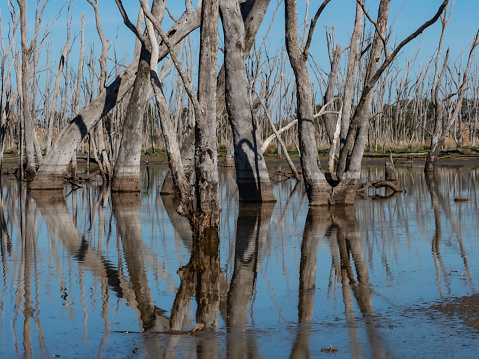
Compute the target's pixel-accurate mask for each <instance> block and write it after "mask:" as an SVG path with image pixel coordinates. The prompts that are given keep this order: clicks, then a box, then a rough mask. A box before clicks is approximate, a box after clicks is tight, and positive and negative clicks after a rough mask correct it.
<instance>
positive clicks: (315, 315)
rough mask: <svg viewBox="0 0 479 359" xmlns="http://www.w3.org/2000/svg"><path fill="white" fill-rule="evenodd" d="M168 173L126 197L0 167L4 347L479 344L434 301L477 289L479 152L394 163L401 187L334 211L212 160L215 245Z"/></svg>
mask: <svg viewBox="0 0 479 359" xmlns="http://www.w3.org/2000/svg"><path fill="white" fill-rule="evenodd" d="M165 175H166V168H165V167H161V166H150V167H149V168H148V171H146V169H145V170H143V172H142V182H143V186H142V188H143V189H142V192H141V193H140V194H121V195H115V194H110V192H109V190H108V188H105V187H102V186H100V185H98V184H97V183H89V184H87V183H82V184H81V188H78V189H76V190H73V189H72V187H71V186H70V185H69V186H66V187H65V189H64V191H63V192H45V193H40V194H38V193H33V194H29V193H27V189H26V187H25V185H22V184H21V183H18V182H17V181H16V180H15V179H14V178H9V177H5V178H3V179H2V198H1V205H0V228H1V234H2V237H1V247H0V249H1V253H0V258H1V265H0V278H1V279H0V322H1V332H0V357H5V358H20V357H21V358H52V357H53V356H54V355H59V356H60V358H92V357H103V358H110V357H115V358H130V357H132V358H143V357H144V358H160V357H171V358H175V357H188V358H189V357H192V358H197V357H205V358H215V357H217V358H226V357H232V358H236V357H257V358H267V357H278V358H284V357H294V358H305V357H328V356H329V355H331V354H330V353H328V350H327V349H328V348H334V349H336V350H337V351H336V352H335V353H334V356H335V357H338V358H340V357H346V358H349V357H353V358H394V357H396V358H403V357H422V358H436V357H445V356H447V357H474V356H475V355H477V354H476V353H477V352H478V350H479V341H478V337H479V335H478V333H479V331H478V330H477V328H475V327H474V326H471V325H470V321H467V320H466V319H467V318H464V316H463V315H461V313H459V314H458V313H456V312H454V311H452V312H450V311H449V312H448V313H446V312H444V311H441V310H438V309H437V308H438V305H439V306H440V305H441V303H448V302H450V301H452V300H454V298H456V297H471V298H475V296H474V294H476V292H477V289H476V288H477V286H478V283H477V282H478V278H477V272H478V269H479V267H478V265H479V259H478V258H477V256H478V255H479V244H478V237H479V236H478V233H479V209H478V184H479V167H478V166H450V167H441V168H439V169H438V173H437V175H436V176H434V177H432V178H425V176H424V174H423V172H422V167H400V168H398V181H399V184H400V185H401V186H402V187H403V188H404V189H405V190H406V191H405V193H402V194H399V195H396V196H392V197H390V198H383V197H387V195H389V193H381V192H379V193H378V194H379V196H376V197H374V198H372V195H373V194H374V193H372V192H371V193H369V195H370V196H369V197H368V198H363V199H358V201H357V202H356V204H355V206H352V207H337V208H332V209H328V208H308V201H307V198H306V196H305V193H304V189H303V186H302V185H301V183H299V184H297V185H296V184H295V182H294V181H293V180H286V181H283V179H284V178H280V177H278V178H276V180H277V181H275V182H274V192H275V195H276V198H277V199H278V202H277V203H276V204H274V205H271V204H268V205H262V206H261V205H244V204H239V203H238V200H237V194H236V185H235V180H234V171H231V170H222V171H221V205H222V213H221V226H220V240H219V244H218V243H216V244H215V243H210V245H209V246H198V245H195V244H194V243H193V241H192V238H191V231H190V229H189V226H188V223H187V222H186V221H185V220H184V218H182V217H180V216H179V215H178V214H177V213H176V212H175V208H176V204H175V203H176V202H175V199H174V198H173V197H172V196H160V194H159V187H160V186H161V183H162V181H163V178H164V176H165ZM363 177H364V179H365V180H366V179H376V178H381V177H382V168H381V167H374V166H371V167H366V168H365V169H364V172H363ZM459 197H464V198H467V199H468V201H466V202H456V201H454V199H456V198H459ZM197 320H198V321H201V322H203V323H206V328H204V330H200V331H197V332H194V333H193V332H192V330H193V328H195V325H196V322H197Z"/></svg>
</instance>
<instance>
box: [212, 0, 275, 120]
mask: <svg viewBox="0 0 479 359" xmlns="http://www.w3.org/2000/svg"><path fill="white" fill-rule="evenodd" d="M270 1H271V0H246V1H245V2H243V3H241V4H240V9H241V15H242V18H243V21H244V54H245V55H247V54H249V52H250V51H251V48H252V47H253V44H254V42H255V40H256V34H257V33H258V30H259V28H260V26H261V23H262V22H263V19H264V15H265V14H266V10H268V6H269V3H270ZM225 89H226V87H225V65H224V64H223V66H221V69H220V71H219V73H218V84H217V87H216V116H218V117H220V116H221V113H222V111H223V110H224V107H225Z"/></svg>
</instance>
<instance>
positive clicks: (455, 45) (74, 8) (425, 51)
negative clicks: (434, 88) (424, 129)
mask: <svg viewBox="0 0 479 359" xmlns="http://www.w3.org/2000/svg"><path fill="white" fill-rule="evenodd" d="M378 2H379V1H378V0H366V7H367V9H369V10H370V13H371V14H372V15H375V13H376V11H377V5H378ZM14 3H15V4H16V1H14ZM62 3H63V1H61V0H50V2H49V4H48V5H47V10H46V12H45V19H44V21H47V20H50V21H51V20H52V19H54V18H55V17H56V15H57V13H58V11H59V8H60V6H61V5H60V4H62ZM195 3H196V1H195ZM195 3H194V6H196V4H195ZM305 3H306V2H305V1H302V0H299V1H298V4H299V8H300V12H301V16H304V8H305ZM320 3H322V1H320V0H310V11H309V17H311V16H312V15H313V14H314V12H315V11H316V9H317V7H318V6H319V4H320ZM440 3H441V1H440V0H408V1H404V0H393V1H392V4H391V12H390V22H391V21H392V20H393V19H395V22H394V27H393V35H392V39H397V40H398V41H400V40H402V39H403V38H404V37H405V36H407V35H408V34H409V33H411V32H412V31H413V30H415V29H416V28H417V27H418V26H420V25H421V24H422V23H423V22H424V21H426V20H427V19H429V18H430V17H432V15H433V14H434V13H435V12H436V10H437V8H438V6H439V4H440ZM276 4H277V0H271V5H270V10H269V13H268V16H267V19H265V23H264V24H263V28H262V31H261V32H260V36H262V35H263V34H264V31H265V30H264V29H265V28H267V26H269V21H270V20H271V14H272V12H273V10H274V9H275V7H276ZM28 5H29V18H30V19H31V20H33V13H34V10H35V8H34V6H35V2H34V1H30V0H29V1H28ZM124 5H125V8H126V10H127V12H128V14H129V16H130V18H131V20H132V22H135V21H136V16H137V13H138V9H139V3H138V2H137V1H135V0H124ZM167 5H168V6H169V8H170V10H171V11H172V13H173V14H174V16H175V17H179V16H180V15H181V13H182V11H183V9H184V2H183V1H180V0H169V1H167ZM70 7H71V12H72V13H73V27H72V31H73V33H78V32H79V31H80V24H81V22H80V18H81V13H82V12H84V13H85V17H86V29H87V30H86V44H87V48H88V47H89V45H90V44H92V45H93V46H94V47H95V49H96V50H95V51H96V54H99V53H100V44H99V40H98V36H97V33H96V29H95V19H94V16H93V9H92V8H91V6H90V5H89V4H88V3H87V1H86V0H72V1H71V5H70ZM0 11H1V14H2V27H3V31H4V38H5V37H6V32H7V31H8V25H9V24H8V21H7V20H8V8H7V1H5V0H2V1H0ZM354 11H355V0H332V1H331V2H330V4H329V5H328V6H327V7H326V9H325V11H324V12H323V15H322V16H321V18H320V20H319V21H318V24H317V28H316V32H315V37H314V40H313V41H314V42H313V45H312V47H311V54H312V56H313V57H314V58H315V60H316V61H317V62H318V63H319V64H320V65H321V66H322V67H323V68H324V69H325V70H328V69H329V67H328V60H327V53H326V42H325V35H324V34H325V32H324V28H325V26H328V27H330V26H334V27H335V31H336V41H337V43H339V44H341V45H342V47H343V48H344V47H346V46H347V44H348V37H349V34H350V33H351V31H352V26H353V21H354ZM100 12H101V14H100V16H101V22H102V27H103V31H104V32H105V34H106V36H107V37H108V38H109V39H114V38H115V37H117V40H116V48H117V51H118V57H122V56H123V55H124V53H125V51H126V52H128V54H129V55H130V56H131V54H132V53H133V47H134V37H133V35H132V34H131V33H130V32H129V30H127V29H126V27H125V26H124V25H123V22H122V19H121V17H120V15H119V12H118V9H117V7H116V5H115V2H114V0H101V1H100ZM66 13H67V11H66V8H65V9H64V10H63V12H62V16H61V17H60V19H59V20H57V22H56V24H55V26H54V28H53V29H52V32H53V37H52V50H53V54H52V62H53V63H52V67H54V66H56V64H57V62H58V57H59V55H60V52H61V48H62V46H63V43H64V41H65V39H66V30H65V26H66V21H67V19H66ZM478 15H479V1H477V0H456V1H455V4H454V8H453V13H452V17H451V20H450V22H449V24H448V28H447V31H446V36H445V41H444V46H445V48H447V47H450V48H451V59H452V60H453V61H454V60H456V59H458V58H459V56H460V53H461V50H463V49H465V51H468V50H469V47H470V44H471V42H472V39H473V37H474V35H475V33H476V31H477V28H478V27H479V22H478V21H477V17H478ZM28 26H29V29H28V30H29V34H33V21H30V22H29V24H28ZM439 33H440V25H439V24H438V23H436V24H435V25H434V26H432V27H431V28H429V29H428V30H426V32H425V34H424V35H423V37H422V41H421V52H420V54H419V56H418V63H419V62H423V63H424V62H428V61H429V59H430V58H431V56H432V54H433V53H434V50H435V49H436V47H437V42H438V39H439ZM18 37H19V34H18ZM283 37H284V10H283V8H281V9H280V10H279V11H278V13H277V15H276V18H275V23H274V31H273V33H272V36H271V40H270V41H271V44H272V46H275V45H276V44H277V45H278V46H279V45H281V44H282V43H283V42H284V40H283ZM260 41H261V40H260ZM418 44H419V42H418V41H415V42H413V43H411V44H409V45H408V47H407V49H406V50H405V51H404V52H403V54H402V55H401V57H400V59H399V63H400V64H402V63H403V62H404V61H405V60H406V59H407V58H408V57H410V56H412V55H413V54H414V53H415V52H416V51H417V47H418ZM78 47H79V41H78V40H77V42H76V44H75V48H74V50H73V54H75V53H78ZM18 48H19V45H17V49H18ZM110 57H112V55H111V54H110ZM73 58H74V56H73ZM70 65H71V66H72V67H76V65H74V64H73V63H71V64H70Z"/></svg>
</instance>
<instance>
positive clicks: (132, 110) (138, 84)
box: [111, 47, 150, 192]
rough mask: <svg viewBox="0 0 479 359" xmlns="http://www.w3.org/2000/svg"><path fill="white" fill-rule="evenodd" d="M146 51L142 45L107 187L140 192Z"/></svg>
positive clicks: (147, 65) (147, 75)
mask: <svg viewBox="0 0 479 359" xmlns="http://www.w3.org/2000/svg"><path fill="white" fill-rule="evenodd" d="M149 55H150V54H149V52H148V50H147V49H146V48H145V47H142V50H141V55H140V60H139V64H138V69H137V73H136V79H135V84H134V86H133V92H132V93H131V96H130V101H129V103H128V107H127V110H126V117H125V120H124V123H123V131H122V137H121V142H120V149H119V151H118V156H117V158H116V161H115V168H114V170H113V179H112V183H111V190H112V191H113V192H136V191H140V157H141V140H140V139H141V138H142V128H143V113H144V111H145V106H146V103H147V95H148V91H149V82H150V63H149Z"/></svg>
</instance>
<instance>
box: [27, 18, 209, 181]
mask: <svg viewBox="0 0 479 359" xmlns="http://www.w3.org/2000/svg"><path fill="white" fill-rule="evenodd" d="M199 24H200V17H199V12H198V10H196V11H194V12H191V13H185V14H184V15H183V16H182V17H181V18H180V19H178V21H177V22H176V23H175V24H174V25H173V26H172V28H171V29H170V30H169V31H168V34H169V36H170V37H169V39H170V41H171V42H172V43H173V44H176V43H178V42H179V41H181V40H182V39H183V38H184V37H185V36H186V35H188V34H189V33H190V32H191V31H193V30H194V29H196V28H197V27H198V26H199ZM167 54H168V49H167V47H166V45H165V44H163V43H162V44H161V46H160V52H159V59H162V58H164V57H165V56H166V55H167ZM136 69H137V63H136V62H133V63H131V64H130V65H129V66H128V68H127V69H125V70H124V71H123V72H122V73H121V74H120V75H118V77H117V78H116V79H115V81H114V82H113V83H112V84H111V85H109V86H107V87H106V88H104V89H103V90H102V91H101V93H100V94H99V95H98V97H97V98H96V99H94V100H93V101H92V102H90V103H89V104H88V105H86V106H85V107H84V108H83V109H82V110H81V111H80V112H79V113H78V115H77V116H76V117H75V118H74V119H73V120H72V121H71V122H70V124H69V125H68V126H67V127H65V128H64V129H63V130H62V132H61V133H60V135H59V137H58V139H57V141H56V142H55V145H54V146H53V148H52V151H51V152H50V153H49V155H48V156H47V157H46V158H45V160H44V162H43V163H42V165H41V166H40V168H39V171H38V173H37V176H36V178H35V180H34V181H33V182H32V183H30V188H31V189H55V188H63V178H64V175H65V173H66V172H67V170H68V164H69V162H70V159H71V157H72V155H73V152H74V151H75V149H76V148H77V147H78V145H79V144H80V142H81V140H82V139H83V138H84V137H85V136H86V135H87V134H88V133H89V131H90V130H91V128H92V127H93V126H94V125H95V124H96V123H97V122H98V121H99V120H100V119H101V118H102V117H103V116H105V115H106V114H107V113H108V112H109V111H110V110H111V109H112V108H114V107H115V106H116V105H117V103H119V102H120V101H121V99H123V97H124V96H125V94H126V93H127V92H128V91H129V90H130V89H131V87H132V86H133V84H134V81H135V73H136Z"/></svg>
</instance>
